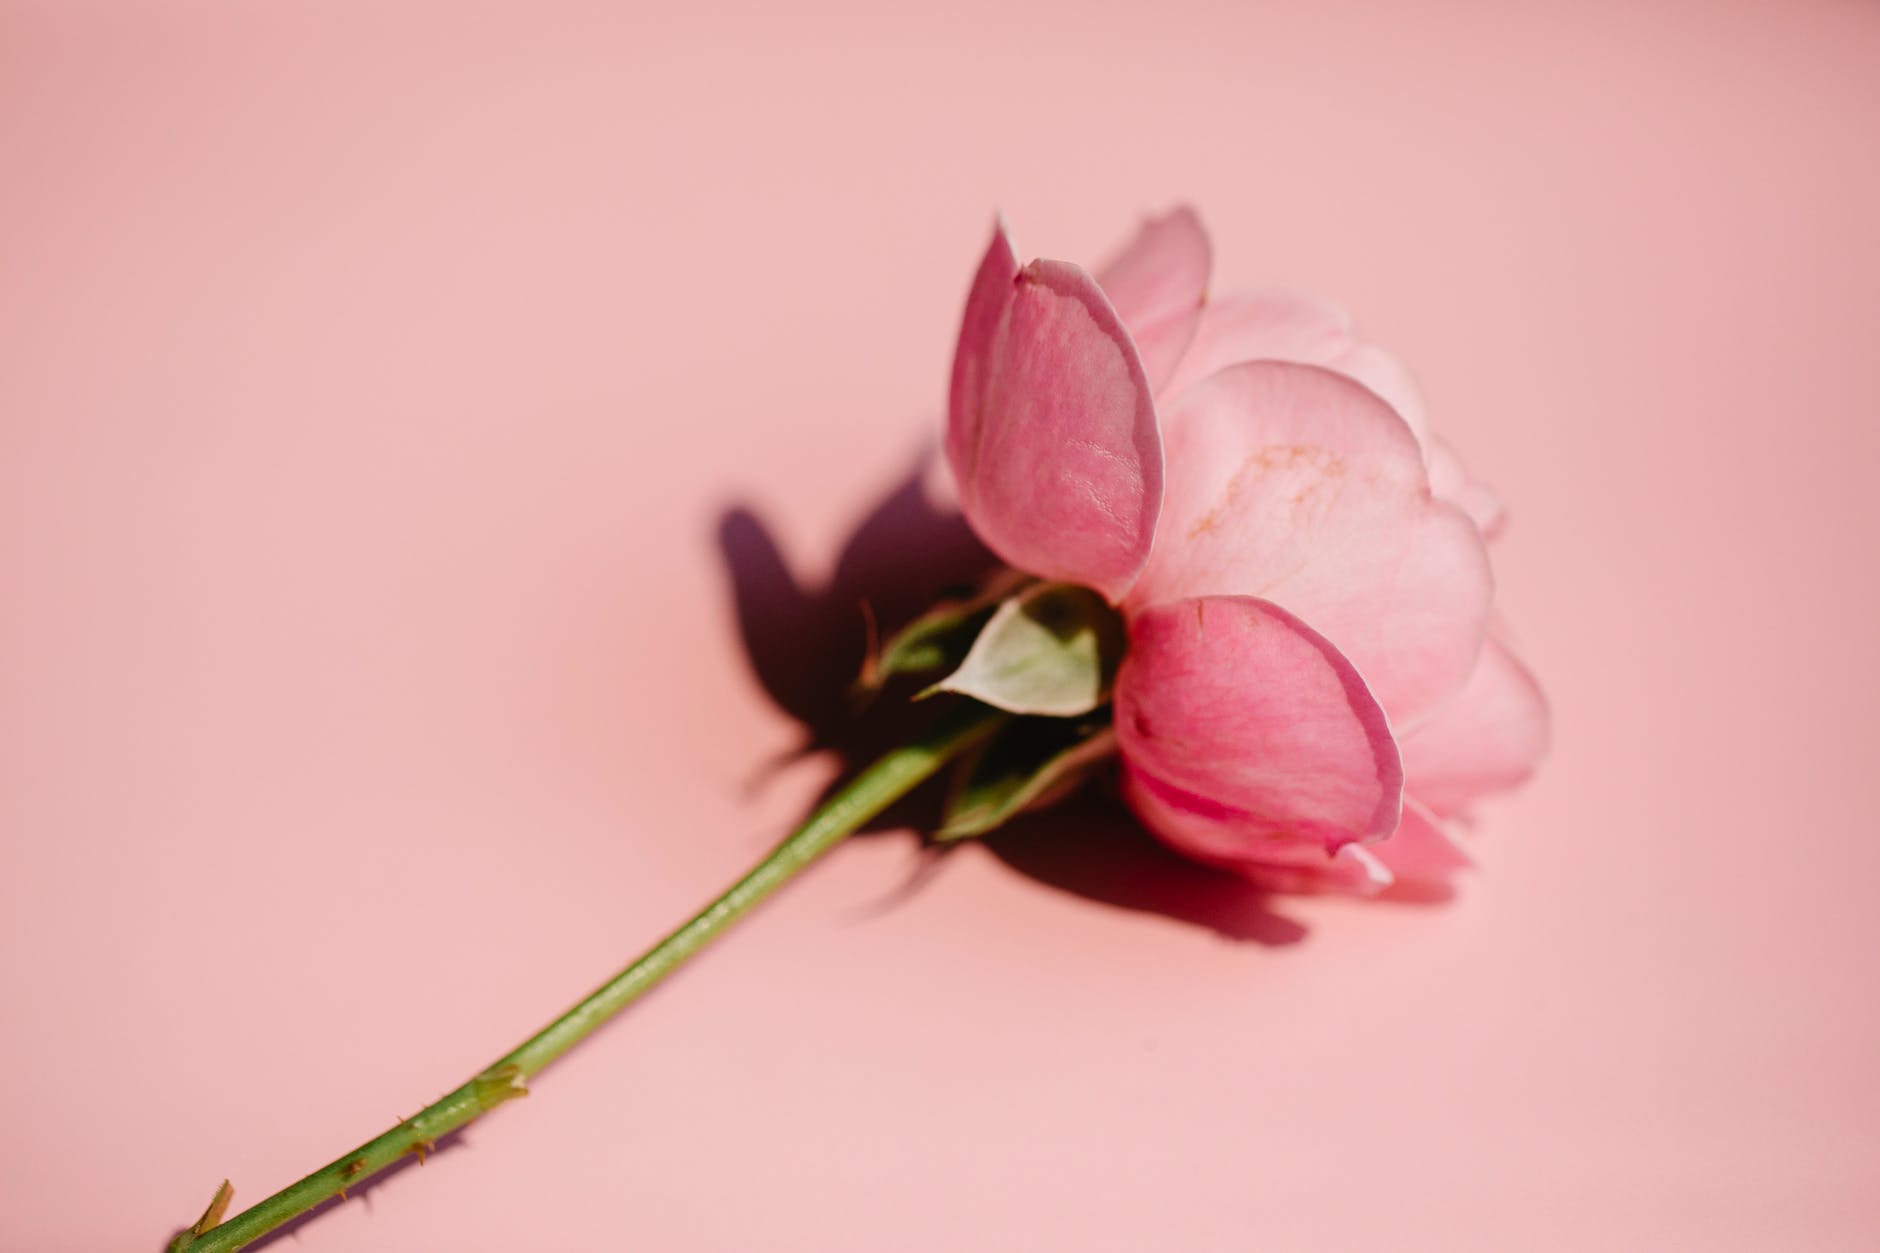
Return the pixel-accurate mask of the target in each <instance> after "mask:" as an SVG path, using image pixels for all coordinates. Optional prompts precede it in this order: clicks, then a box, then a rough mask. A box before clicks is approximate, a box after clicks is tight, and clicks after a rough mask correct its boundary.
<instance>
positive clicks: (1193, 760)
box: [1115, 596, 1403, 868]
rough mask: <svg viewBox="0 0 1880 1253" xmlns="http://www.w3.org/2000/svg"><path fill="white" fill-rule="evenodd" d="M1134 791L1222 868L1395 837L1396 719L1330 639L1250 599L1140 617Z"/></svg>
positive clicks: (1126, 688)
mask: <svg viewBox="0 0 1880 1253" xmlns="http://www.w3.org/2000/svg"><path fill="white" fill-rule="evenodd" d="M1115 700H1116V705H1115V709H1116V724H1115V725H1116V736H1117V744H1118V747H1119V748H1120V750H1121V752H1122V755H1123V759H1124V761H1125V763H1126V766H1127V771H1126V784H1125V787H1126V795H1127V796H1128V797H1129V800H1130V803H1131V804H1132V805H1133V806H1134V807H1135V808H1136V811H1137V813H1138V814H1140V815H1141V817H1142V819H1143V821H1144V822H1146V823H1147V824H1148V825H1149V827H1150V829H1151V830H1153V831H1155V832H1156V833H1157V834H1158V835H1160V836H1161V837H1162V838H1163V839H1164V840H1165V841H1167V842H1168V843H1169V844H1171V845H1173V846H1174V847H1175V848H1177V849H1178V850H1180V851H1181V852H1183V853H1186V854H1188V855H1189V856H1192V857H1195V858H1198V859H1200V860H1203V861H1208V862H1212V863H1214V864H1217V865H1225V866H1231V867H1235V868H1241V867H1244V866H1245V865H1248V864H1254V863H1270V862H1273V861H1274V860H1275V859H1279V860H1281V861H1284V860H1286V859H1289V858H1295V857H1299V856H1303V854H1301V853H1300V851H1299V850H1301V849H1304V850H1308V851H1309V852H1310V853H1311V854H1312V856H1313V857H1314V858H1316V859H1317V861H1320V862H1322V861H1325V860H1327V859H1328V858H1329V856H1330V855H1331V854H1333V853H1335V852H1336V851H1337V850H1338V849H1339V848H1340V847H1341V846H1344V845H1347V844H1352V843H1357V842H1359V841H1364V840H1372V839H1377V838H1379V837H1381V836H1384V835H1386V834H1388V833H1389V832H1390V831H1392V830H1393V829H1395V828H1396V826H1397V820H1398V807H1399V804H1400V801H1401V798H1402V792H1403V771H1402V765H1401V762H1400V760H1399V758H1398V755H1397V748H1396V744H1395V742H1394V741H1393V740H1392V738H1391V733H1390V727H1389V725H1388V724H1387V722H1386V721H1385V718H1384V711H1383V710H1382V709H1381V708H1379V707H1378V704H1377V702H1376V701H1375V700H1373V699H1372V697H1371V694H1370V692H1369V691H1367V690H1366V688H1365V685H1364V681H1363V680H1362V679H1361V678H1359V677H1358V672H1357V671H1356V670H1355V669H1353V668H1352V666H1351V664H1350V663H1349V662H1348V661H1346V660H1345V658H1344V657H1343V656H1341V655H1340V654H1339V651H1338V650H1337V649H1336V648H1334V647H1333V646H1332V644H1331V642H1330V641H1328V640H1327V639H1326V638H1325V637H1324V636H1322V635H1320V634H1319V633H1318V632H1317V631H1314V630H1313V629H1312V628H1311V627H1309V626H1307V625H1306V624H1305V623H1303V622H1301V621H1300V620H1299V619H1297V618H1295V617H1294V616H1293V615H1291V614H1289V613H1287V612H1286V611H1285V610H1284V609H1281V608H1280V607H1279V606H1277V605H1274V604H1270V603H1268V602H1266V601H1262V600H1255V599H1253V598H1251V597H1243V596H1217V597H1206V598H1201V599H1196V600H1185V601H1178V602H1175V603H1172V604H1163V605H1156V606H1154V607H1152V608H1148V609H1145V610H1143V611H1141V612H1140V613H1137V614H1136V615H1135V616H1134V617H1133V618H1132V619H1131V620H1130V650H1129V654H1128V656H1127V657H1126V658H1125V659H1124V661H1123V666H1122V669H1121V671H1120V672H1119V673H1118V674H1117V679H1116V689H1115Z"/></svg>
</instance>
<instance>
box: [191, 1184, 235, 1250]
mask: <svg viewBox="0 0 1880 1253" xmlns="http://www.w3.org/2000/svg"><path fill="white" fill-rule="evenodd" d="M234 1199H235V1185H233V1184H231V1183H230V1182H229V1181H228V1180H226V1179H224V1180H223V1181H222V1186H221V1187H219V1188H217V1189H216V1190H215V1195H214V1196H213V1197H211V1198H209V1208H208V1209H206V1210H204V1211H202V1217H201V1218H198V1219H197V1220H196V1225H195V1226H193V1227H191V1228H190V1229H189V1233H190V1234H191V1235H192V1236H200V1235H203V1234H205V1233H206V1232H208V1231H209V1230H211V1229H212V1228H214V1227H216V1226H217V1225H219V1224H220V1223H221V1221H222V1215H224V1214H226V1213H228V1205H229V1202H230V1201H233V1200H234Z"/></svg>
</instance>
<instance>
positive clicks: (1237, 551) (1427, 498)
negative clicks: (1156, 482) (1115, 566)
mask: <svg viewBox="0 0 1880 1253" xmlns="http://www.w3.org/2000/svg"><path fill="white" fill-rule="evenodd" d="M1164 440H1165V455H1166V457H1167V464H1166V484H1167V486H1166V499H1165V505H1164V509H1163V517H1162V522H1161V529H1160V531H1159V533H1158V534H1157V537H1156V545H1155V552H1154V555H1153V556H1152V557H1151V559H1150V562H1149V565H1148V567H1147V568H1146V569H1145V570H1144V571H1143V573H1142V577H1141V578H1140V579H1139V580H1138V581H1137V584H1136V586H1135V588H1134V590H1133V591H1132V592H1131V593H1130V598H1129V604H1130V606H1131V607H1140V606H1147V605H1153V604H1157V603H1159V602H1163V601H1173V600H1181V599H1185V598H1188V597H1194V596H1258V597H1262V598H1264V599H1267V600H1271V601H1273V602H1275V603H1277V604H1280V605H1284V606H1285V607H1286V609H1287V610H1289V611H1290V612H1292V613H1295V614H1297V615H1298V616H1299V617H1301V618H1303V619H1305V620H1306V621H1307V622H1310V623H1311V624H1312V626H1313V629H1314V630H1317V631H1320V632H1322V633H1324V635H1325V636H1327V637H1328V638H1329V639H1331V640H1332V641H1334V642H1335V643H1336V644H1337V646H1338V649H1339V651H1340V652H1342V653H1343V654H1344V655H1345V656H1346V657H1348V658H1350V659H1351V662H1352V664H1354V665H1355V666H1356V667H1357V669H1358V672H1359V673H1360V674H1362V675H1363V676H1364V681H1365V684H1366V685H1367V686H1368V687H1369V688H1370V690H1371V692H1372V693H1373V694H1374V695H1375V696H1376V697H1377V699H1378V701H1379V702H1380V703H1381V704H1382V705H1383V707H1384V708H1385V709H1387V710H1389V711H1390V717H1391V720H1392V722H1393V724H1395V725H1397V726H1399V727H1407V726H1410V725H1412V724H1414V722H1415V721H1416V720H1417V719H1419V718H1421V717H1423V716H1425V715H1426V714H1428V713H1429V712H1430V711H1432V710H1433V709H1435V708H1436V707H1437V706H1438V705H1440V704H1441V703H1442V702H1443V701H1445V700H1446V699H1448V698H1449V697H1450V696H1452V695H1454V694H1455V693H1456V692H1458V691H1460V690H1461V688H1462V685H1463V683H1464V681H1466V680H1467V678H1468V676H1469V672H1470V671H1471V670H1472V669H1473V668H1474V665H1475V658H1476V654H1477V653H1478V652H1479V651H1480V649H1481V643H1482V637H1483V634H1484V632H1485V630H1486V627H1487V623H1488V609H1489V601H1490V599H1491V597H1492V594H1493V584H1492V580H1491V578H1490V575H1489V568H1488V554H1487V551H1486V549H1485V548H1484V547H1483V544H1482V537H1481V535H1480V534H1479V533H1478V532H1477V531H1476V529H1475V525H1474V523H1472V522H1470V521H1469V519H1468V518H1467V517H1466V516H1465V515H1464V514H1463V513H1462V512H1461V511H1460V510H1459V509H1457V508H1456V507H1454V506H1453V505H1449V504H1447V503H1445V502H1442V501H1439V500H1436V499H1435V498H1434V497H1432V496H1431V494H1430V490H1429V480H1428V477H1427V475H1426V473H1425V471H1424V468H1423V457H1422V453H1421V451H1420V449H1419V448H1418V445H1417V441H1416V438H1415V436H1414V435H1412V434H1411V432H1410V429H1409V428H1408V427H1407V426H1405V425H1404V423H1403V420H1402V419H1401V418H1400V417H1398V416H1397V414H1396V413H1395V412H1393V411H1392V410H1391V408H1390V406H1388V405H1387V404H1385V403H1384V402H1383V401H1382V400H1380V399H1379V398H1378V397H1377V396H1376V395H1374V394H1373V393H1372V392H1370V391H1369V390H1368V389H1366V388H1364V387H1362V386H1360V385H1358V384H1356V383H1353V382H1352V381H1351V380H1349V379H1346V378H1344V377H1342V376H1340V375H1338V374H1334V373H1332V372H1331V371H1329V370H1323V369H1319V368H1316V367H1313V366H1304V365H1293V364H1287V363H1282V362H1253V363H1248V364H1242V365H1237V366H1233V367H1230V368H1229V369H1227V370H1224V371H1222V372H1220V373H1217V374H1215V375H1212V376H1211V377H1209V378H1207V379H1205V380H1203V381H1202V382H1200V383H1197V384H1196V385H1195V386H1194V387H1193V388H1191V389H1190V390H1189V391H1188V392H1187V393H1186V394H1185V395H1184V396H1183V398H1182V399H1181V401H1180V403H1179V404H1178V405H1177V406H1176V408H1175V411H1174V413H1173V414H1171V415H1170V417H1169V419H1168V421H1167V423H1166V427H1165V430H1164Z"/></svg>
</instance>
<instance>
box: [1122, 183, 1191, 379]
mask: <svg viewBox="0 0 1880 1253" xmlns="http://www.w3.org/2000/svg"><path fill="white" fill-rule="evenodd" d="M1213 266H1214V246H1213V244H1212V243H1210V242H1209V240H1208V232H1207V230H1206V228H1204V227H1203V226H1202V225H1201V219H1200V217H1199V216H1198V215H1197V214H1196V213H1195V211H1194V210H1193V209H1190V208H1188V207H1187V206H1185V205H1184V206H1182V207H1180V208H1177V209H1175V210H1173V211H1171V212H1169V213H1166V214H1164V215H1163V216H1161V217H1159V218H1150V219H1149V220H1148V221H1146V222H1144V223H1143V224H1142V228H1141V229H1140V230H1139V231H1137V232H1136V237H1135V238H1134V239H1132V240H1130V241H1129V243H1128V244H1127V245H1125V246H1124V248H1123V250H1122V251H1121V252H1120V253H1118V254H1117V255H1116V256H1115V257H1113V258H1112V259H1111V260H1110V262H1109V263H1108V264H1107V265H1105V266H1103V267H1102V268H1101V269H1100V270H1098V271H1097V282H1098V283H1099V284H1101V285H1102V287H1103V293H1104V295H1106V296H1108V297H1109V298H1110V303H1111V304H1112V305H1114V306H1115V308H1116V313H1117V316H1118V317H1120V318H1122V319H1123V325H1124V326H1126V327H1128V328H1129V334H1130V337H1131V338H1132V339H1134V340H1135V341H1136V350H1137V351H1138V352H1139V353H1141V354H1142V365H1143V370H1144V372H1145V373H1146V374H1147V375H1148V377H1149V383H1150V386H1151V387H1154V388H1157V389H1160V387H1161V385H1162V383H1163V382H1164V381H1165V380H1166V379H1167V378H1168V376H1169V375H1170V374H1172V373H1173V372H1174V370H1175V367H1176V364H1177V363H1178V362H1179V361H1180V360H1181V358H1182V353H1183V351H1184V350H1185V349H1187V347H1188V342H1189V340H1191V339H1193V338H1194V334H1195V327H1196V325H1197V324H1198V323H1199V322H1200V320H1201V306H1202V303H1203V302H1204V301H1205V300H1206V298H1207V289H1208V272H1209V271H1210V270H1211V269H1212V268H1213Z"/></svg>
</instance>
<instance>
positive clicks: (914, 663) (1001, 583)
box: [855, 570, 1026, 694]
mask: <svg viewBox="0 0 1880 1253" xmlns="http://www.w3.org/2000/svg"><path fill="white" fill-rule="evenodd" d="M1025 580H1026V576H1024V575H1021V574H1018V573H1017V572H1016V571H1011V570H1005V571H1001V572H1000V574H999V575H998V576H996V577H995V578H993V579H992V580H990V581H989V582H988V583H987V584H986V586H985V587H984V588H983V589H981V590H980V591H978V592H976V593H974V594H972V595H971V596H966V597H962V598H960V599H957V600H947V601H942V602H941V603H940V604H938V605H935V606H934V607H933V608H932V609H929V610H928V611H927V612H926V613H924V614H922V615H921V616H920V617H918V618H916V619H914V620H913V621H912V622H910V623H908V624H907V625H906V626H904V627H902V628H901V629H900V630H899V631H896V632H895V633H894V634H893V635H891V636H889V637H888V638H887V640H886V641H885V642H884V643H883V644H882V645H881V647H880V649H879V651H876V652H871V654H870V655H869V657H868V659H867V660H866V661H865V662H864V663H863V665H862V673H861V675H860V677H858V678H857V679H856V681H855V688H856V690H857V691H858V692H861V693H869V694H872V693H874V692H878V691H880V690H881V688H882V687H883V686H884V685H885V684H886V683H887V682H888V680H890V679H892V678H894V677H895V676H896V675H899V674H931V673H932V672H934V671H936V670H954V669H957V668H958V667H959V665H960V663H961V662H962V661H964V660H966V655H967V653H968V652H970V651H971V650H972V647H973V640H974V639H976V638H977V637H978V635H979V632H980V629H981V628H982V627H984V626H985V625H986V620H987V619H988V618H990V617H992V613H993V610H995V609H996V608H998V605H999V602H1000V601H1002V600H1004V599H1005V598H1006V597H1008V596H1010V595H1012V593H1013V592H1014V591H1016V590H1017V589H1018V588H1019V587H1020V586H1021V585H1022V584H1023V583H1024V582H1025Z"/></svg>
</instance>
